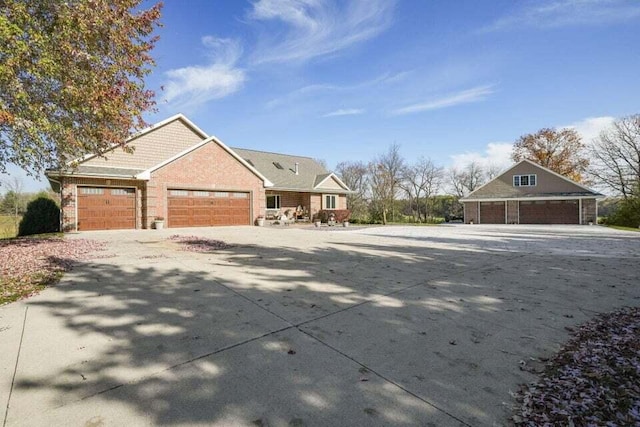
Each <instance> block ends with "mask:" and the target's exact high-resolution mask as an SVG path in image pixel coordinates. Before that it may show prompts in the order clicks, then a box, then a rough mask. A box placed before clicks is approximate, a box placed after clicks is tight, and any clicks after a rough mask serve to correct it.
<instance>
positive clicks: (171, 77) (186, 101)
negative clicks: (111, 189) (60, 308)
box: [12, 0, 640, 189]
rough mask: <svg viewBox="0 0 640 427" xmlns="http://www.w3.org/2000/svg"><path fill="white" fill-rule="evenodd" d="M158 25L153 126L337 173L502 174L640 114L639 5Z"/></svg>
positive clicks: (200, 15)
mask: <svg viewBox="0 0 640 427" xmlns="http://www.w3.org/2000/svg"><path fill="white" fill-rule="evenodd" d="M149 4H150V3H149ZM162 21H163V23H164V27H163V28H161V29H160V30H159V35H160V37H161V39H160V41H159V42H158V45H157V48H156V50H155V57H156V59H157V63H158V66H157V68H156V69H155V70H154V72H153V74H152V75H151V77H150V78H149V80H148V83H149V86H150V87H151V88H152V89H155V90H157V91H158V108H159V112H158V113H157V114H154V115H148V116H147V120H148V121H149V122H157V121H160V120H163V119H165V118H167V117H169V116H171V115H173V114H176V113H178V112H182V113H184V114H186V115H187V116H188V117H189V118H190V119H191V120H192V121H194V122H195V123H196V124H197V125H198V126H199V127H200V128H202V129H203V130H204V131H206V132H207V133H209V134H212V135H216V136H217V137H218V138H220V139H222V141H224V142H225V143H226V144H227V145H230V146H232V147H243V148H252V149H259V150H268V151H276V152H283V153H290V154H299V155H306V156H311V157H316V158H321V159H325V160H326V161H327V163H328V165H329V167H330V168H333V167H334V166H335V165H336V164H337V163H338V162H340V161H346V160H351V161H353V160H363V161H368V160H370V159H371V158H372V157H373V156H375V155H377V154H380V153H382V152H384V151H385V150H386V149H387V148H388V146H389V145H390V144H391V143H394V142H396V143H398V144H400V146H401V152H402V154H403V155H404V156H405V158H406V159H407V160H409V161H411V160H412V159H415V158H417V157H419V156H425V157H430V158H431V159H432V160H434V161H435V162H436V163H437V164H440V165H442V166H450V165H461V164H463V163H465V162H468V161H471V160H476V161H479V162H481V163H484V164H488V163H491V164H496V165H498V166H506V164H508V151H509V146H510V144H511V143H513V141H515V140H516V139H517V138H518V137H519V136H520V135H522V134H525V133H530V132H535V131H537V130H538V129H540V128H542V127H564V126H573V127H575V128H577V129H578V130H579V131H580V132H581V133H582V134H583V136H584V137H585V139H586V140H587V141H588V140H590V139H591V138H592V137H594V136H595V135H597V133H598V132H599V131H600V129H602V128H603V126H606V125H607V124H609V123H610V122H611V120H612V119H613V118H615V117H620V116H625V115H630V114H635V113H640V84H638V73H639V71H638V70H640V54H639V53H638V52H639V50H638V43H639V42H640V25H639V24H640V2H637V1H622V0H619V1H618V0H601V1H596V0H567V1H559V0H552V1H517V2H516V1H510V0H509V1H482V2H478V1H475V0H467V1H454V2H452V1H419V0H404V1H403V0H398V1H392V0H362V1H346V0H335V1H332V0H252V1H241V0H228V1H211V0H202V1H200V0H189V1H178V0H166V1H165V6H164V10H163V18H162ZM161 87H162V88H163V89H162V90H161ZM12 171H13V173H16V172H15V169H12ZM25 183H26V184H27V189H37V188H41V187H44V186H46V182H44V181H41V182H34V181H32V180H30V179H26V180H25Z"/></svg>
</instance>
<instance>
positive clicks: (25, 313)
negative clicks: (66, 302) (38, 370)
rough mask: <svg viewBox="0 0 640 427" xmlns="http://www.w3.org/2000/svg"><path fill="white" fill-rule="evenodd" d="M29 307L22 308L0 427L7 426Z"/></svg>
mask: <svg viewBox="0 0 640 427" xmlns="http://www.w3.org/2000/svg"><path fill="white" fill-rule="evenodd" d="M28 311H29V306H28V305H27V306H26V307H25V308H24V318H23V319H22V331H21V332H20V343H19V344H18V354H16V363H15V365H14V366H13V376H12V377H11V388H10V389H9V397H7V407H6V408H5V411H4V420H3V421H2V427H5V426H6V425H7V418H8V417H9V406H10V404H11V395H12V394H13V386H14V384H15V382H16V373H17V372H18V362H19V361H20V351H21V350H22V341H23V339H24V330H25V327H26V325H27V312H28Z"/></svg>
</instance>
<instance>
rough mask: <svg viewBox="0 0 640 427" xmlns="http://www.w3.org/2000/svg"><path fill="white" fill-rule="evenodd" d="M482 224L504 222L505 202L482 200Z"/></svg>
mask: <svg viewBox="0 0 640 427" xmlns="http://www.w3.org/2000/svg"><path fill="white" fill-rule="evenodd" d="M480 223H481V224H504V202H481V203H480Z"/></svg>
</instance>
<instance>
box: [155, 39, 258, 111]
mask: <svg viewBox="0 0 640 427" xmlns="http://www.w3.org/2000/svg"><path fill="white" fill-rule="evenodd" d="M202 44H203V45H204V46H205V47H206V48H207V49H208V53H207V56H208V57H209V58H210V64H209V65H195V66H189V67H184V68H176V69H173V70H169V71H167V72H166V73H165V75H166V77H167V79H168V80H167V82H166V83H165V85H164V87H165V97H166V100H167V102H169V103H172V104H176V105H179V106H181V107H182V108H188V107H194V106H196V105H200V104H204V103H206V102H208V101H210V100H213V99H219V98H224V97H225V96H228V95H230V94H232V93H234V92H236V91H238V90H240V88H242V85H243V83H244V82H245V80H246V75H245V72H244V70H242V69H241V68H238V67H237V65H236V64H237V62H238V59H240V56H241V55H242V47H241V46H240V43H239V42H238V41H236V40H232V39H222V38H216V37H212V36H207V37H203V38H202Z"/></svg>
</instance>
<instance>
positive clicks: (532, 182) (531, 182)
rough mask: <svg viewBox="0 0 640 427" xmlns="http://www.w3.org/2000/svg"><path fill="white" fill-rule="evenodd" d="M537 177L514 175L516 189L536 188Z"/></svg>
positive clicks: (532, 175) (533, 175)
mask: <svg viewBox="0 0 640 427" xmlns="http://www.w3.org/2000/svg"><path fill="white" fill-rule="evenodd" d="M536 178H537V177H536V175H535V174H531V175H513V186H514V187H535V186H536V181H537V179H536Z"/></svg>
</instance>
